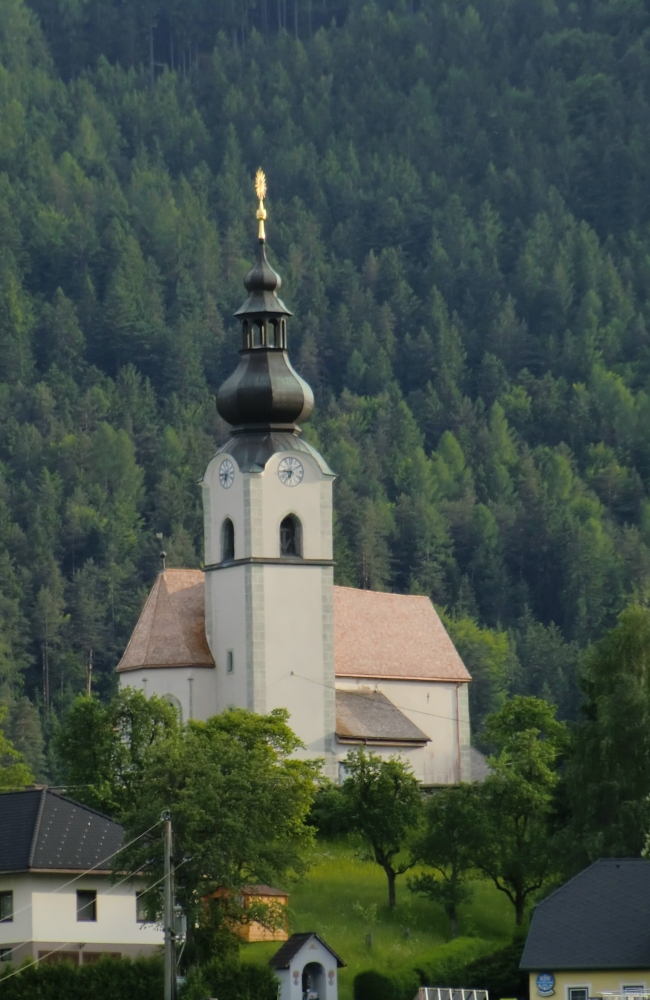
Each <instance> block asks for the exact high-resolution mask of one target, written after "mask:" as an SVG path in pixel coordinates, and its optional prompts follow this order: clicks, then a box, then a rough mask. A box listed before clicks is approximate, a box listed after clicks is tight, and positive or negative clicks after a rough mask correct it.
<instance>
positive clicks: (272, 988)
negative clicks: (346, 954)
mask: <svg viewBox="0 0 650 1000" xmlns="http://www.w3.org/2000/svg"><path fill="white" fill-rule="evenodd" d="M277 996H278V981H277V979H276V978H275V975H274V973H273V970H272V969H270V968H269V967H268V966H267V965H244V964H242V963H241V962H238V961H229V962H223V961H219V960H218V959H213V960H212V961H211V962H207V963H206V964H205V965H202V966H199V967H198V968H195V969H192V970H191V971H190V973H189V974H188V977H187V981H186V983H185V985H184V987H183V989H182V990H181V991H180V995H179V1000H206V998H207V997H219V1000H277ZM3 1000H4V997H3ZM93 1000H94V998H93ZM129 1000H131V998H129Z"/></svg>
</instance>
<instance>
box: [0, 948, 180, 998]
mask: <svg viewBox="0 0 650 1000" xmlns="http://www.w3.org/2000/svg"><path fill="white" fill-rule="evenodd" d="M16 971H18V975H13V973H15V972H16ZM162 993H163V963H162V961H161V959H160V958H136V959H128V958H110V957H108V956H107V957H106V958H101V959H99V961H97V962H93V963H92V964H90V965H80V966H76V965H72V964H71V963H70V962H57V963H56V964H48V963H46V962H41V963H40V964H38V965H34V964H31V965H27V964H25V965H23V966H19V967H18V969H16V967H11V966H8V967H7V968H6V970H4V969H3V971H2V973H0V996H1V997H2V1000H88V997H92V1000H116V998H117V997H128V1000H160V997H161V996H162Z"/></svg>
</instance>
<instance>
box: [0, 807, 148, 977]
mask: <svg viewBox="0 0 650 1000" xmlns="http://www.w3.org/2000/svg"><path fill="white" fill-rule="evenodd" d="M123 841H124V831H123V829H122V827H121V826H119V825H118V824H117V823H114V822H113V821H112V820H110V819H109V818H108V817H107V816H103V815H102V814H101V813H98V812H95V811H94V810H93V809H89V808H88V807H87V806H82V805H79V804H78V803H76V802H73V801H72V800H71V799H68V798H66V797H65V796H63V795H58V794H55V793H54V792H51V791H49V790H48V789H45V788H42V789H38V788H37V789H28V790H27V791H23V792H5V793H3V794H0V961H2V962H14V963H20V962H21V961H22V960H23V959H24V958H26V957H30V958H34V959H41V960H45V961H57V960H61V959H64V958H65V959H68V960H69V961H72V962H74V963H75V964H81V963H86V962H92V961H95V960H96V959H97V958H99V956H100V955H103V954H107V953H108V954H110V955H114V956H120V957H124V956H130V957H135V956H136V955H150V954H152V953H153V952H155V951H157V950H158V949H159V948H160V946H161V945H162V943H163V932H162V928H160V927H159V926H158V925H156V924H151V923H147V922H146V921H145V919H144V917H145V914H144V910H143V907H142V905H141V901H140V900H139V893H140V891H141V890H144V886H143V885H142V883H139V882H137V881H134V880H133V879H127V880H125V881H121V880H120V878H119V876H117V877H116V878H113V879H111V866H112V865H113V864H115V857H114V856H115V852H117V851H119V848H120V847H121V845H122V843H123ZM90 869H92V871H90ZM86 872H88V874H85V873H86Z"/></svg>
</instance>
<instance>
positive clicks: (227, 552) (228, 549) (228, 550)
mask: <svg viewBox="0 0 650 1000" xmlns="http://www.w3.org/2000/svg"><path fill="white" fill-rule="evenodd" d="M234 558H235V526H234V524H233V523H232V521H231V520H230V518H229V517H227V518H226V520H225V521H224V522H223V526H222V528H221V562H229V561H230V560H231V559H234Z"/></svg>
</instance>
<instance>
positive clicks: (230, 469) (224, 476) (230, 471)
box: [219, 458, 235, 490]
mask: <svg viewBox="0 0 650 1000" xmlns="http://www.w3.org/2000/svg"><path fill="white" fill-rule="evenodd" d="M234 478H235V466H234V465H233V464H232V462H231V461H230V459H229V458H224V460H223V462H222V463H221V465H220V466H219V482H220V483H221V485H222V486H223V488H224V490H229V489H230V487H231V486H232V484H233V480H234Z"/></svg>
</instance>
